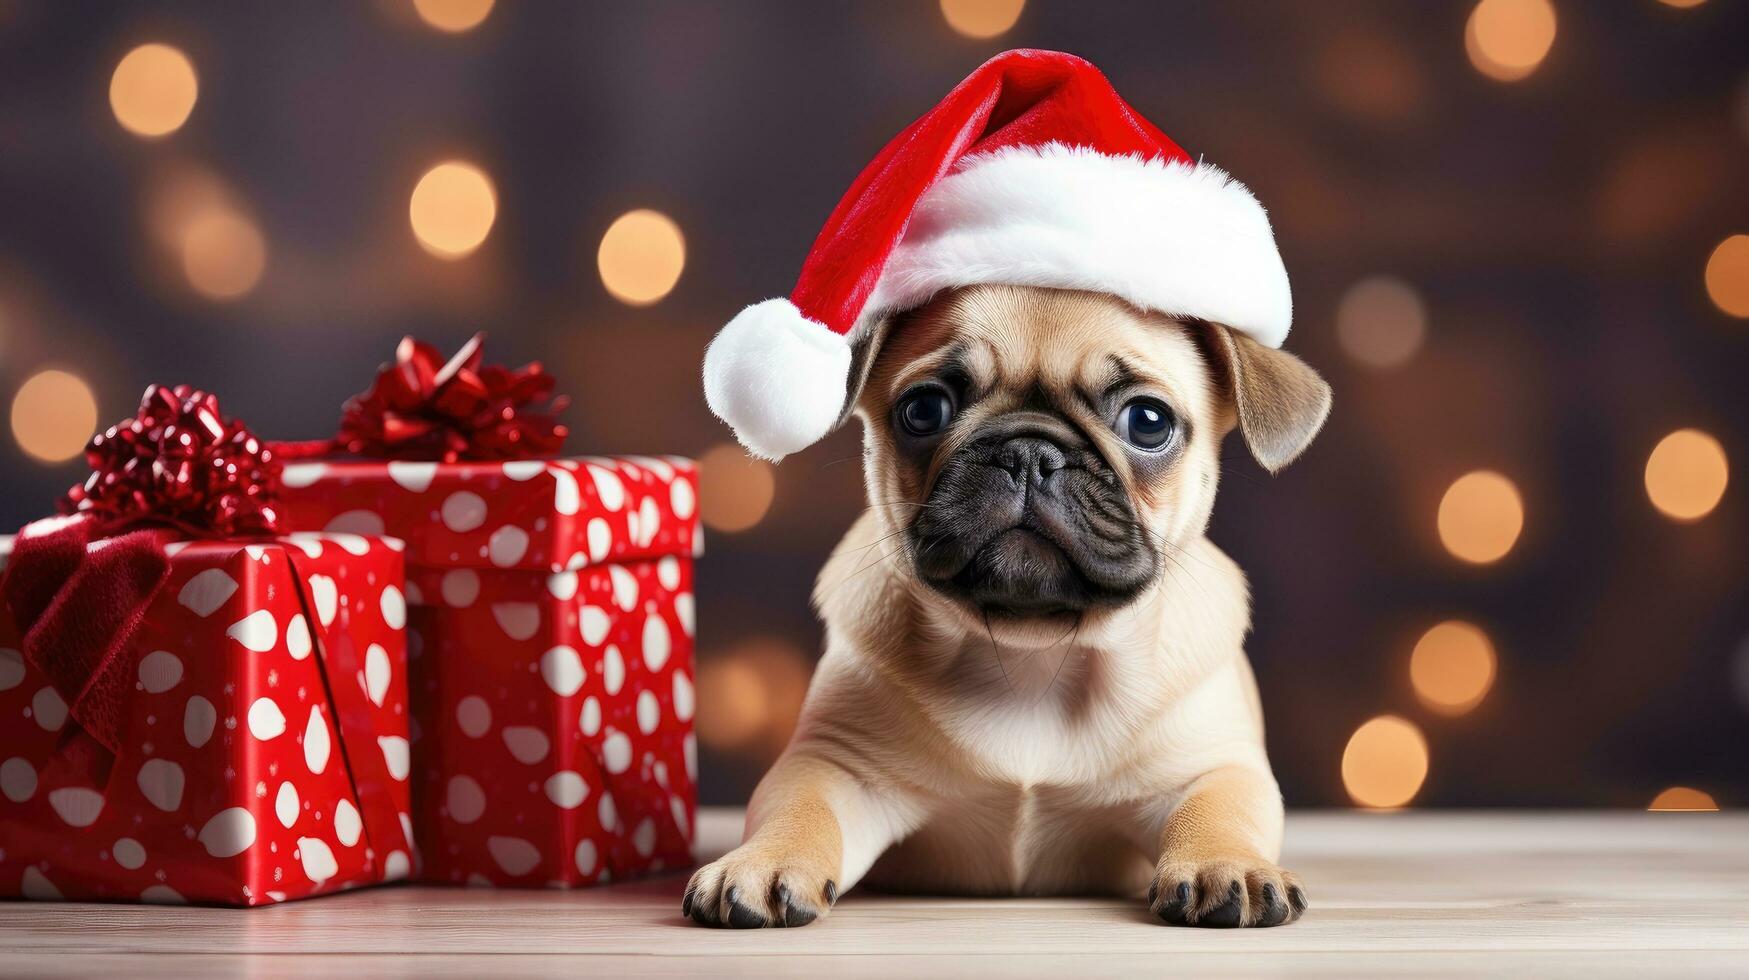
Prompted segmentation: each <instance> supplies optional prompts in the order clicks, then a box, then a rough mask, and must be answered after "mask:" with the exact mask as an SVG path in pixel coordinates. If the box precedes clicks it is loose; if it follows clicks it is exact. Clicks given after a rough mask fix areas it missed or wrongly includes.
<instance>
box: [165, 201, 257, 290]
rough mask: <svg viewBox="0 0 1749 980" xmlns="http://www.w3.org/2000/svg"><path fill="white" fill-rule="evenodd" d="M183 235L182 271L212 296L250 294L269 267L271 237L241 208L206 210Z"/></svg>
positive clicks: (184, 229) (196, 288)
mask: <svg viewBox="0 0 1749 980" xmlns="http://www.w3.org/2000/svg"><path fill="white" fill-rule="evenodd" d="M180 237H181V241H180V242H179V246H180V251H181V258H182V272H183V274H184V275H186V276H187V277H188V284H189V285H190V286H192V287H194V291H195V292H197V293H200V294H201V295H202V296H205V297H207V298H208V299H214V300H228V299H236V298H238V297H240V296H243V295H246V294H247V293H248V292H249V291H250V290H252V289H254V288H255V286H256V284H257V283H259V282H260V281H261V274H262V273H263V272H264V271H266V269H267V239H265V238H263V237H262V235H261V230H260V229H259V228H257V227H256V226H255V222H253V221H251V220H249V218H248V216H246V215H244V214H242V213H240V212H237V211H233V210H230V209H228V208H212V209H209V210H206V211H203V212H201V213H199V214H196V215H195V216H193V217H192V218H190V219H189V221H188V223H187V224H186V225H184V226H183V228H182V232H181V236H180Z"/></svg>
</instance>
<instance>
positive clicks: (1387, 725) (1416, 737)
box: [1342, 715, 1427, 810]
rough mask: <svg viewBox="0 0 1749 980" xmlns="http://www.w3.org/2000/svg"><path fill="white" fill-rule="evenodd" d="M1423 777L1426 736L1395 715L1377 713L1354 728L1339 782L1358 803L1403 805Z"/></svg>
mask: <svg viewBox="0 0 1749 980" xmlns="http://www.w3.org/2000/svg"><path fill="white" fill-rule="evenodd" d="M1426 780H1427V739H1425V738H1423V737H1422V736H1421V730H1420V729H1419V728H1416V727H1415V726H1414V725H1413V724H1412V723H1410V722H1409V721H1407V720H1406V719H1403V718H1399V717H1397V716H1396V715H1380V716H1378V717H1377V718H1374V719H1372V720H1371V721H1368V722H1367V723H1366V724H1364V725H1362V726H1360V727H1359V728H1357V729H1355V732H1354V734H1353V735H1352V736H1350V737H1349V739H1348V747H1347V748H1346V749H1344V750H1343V751H1342V785H1343V787H1345V788H1346V789H1347V790H1348V795H1349V796H1350V797H1351V798H1353V800H1354V802H1355V803H1356V804H1358V805H1360V806H1364V807H1371V808H1373V809H1381V810H1388V809H1393V808H1396V807H1400V806H1404V805H1406V804H1407V803H1408V802H1409V801H1410V800H1413V799H1414V798H1415V794H1416V793H1419V792H1420V791H1421V784H1422V783H1423V782H1425V781H1426Z"/></svg>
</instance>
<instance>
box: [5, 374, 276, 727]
mask: <svg viewBox="0 0 1749 980" xmlns="http://www.w3.org/2000/svg"><path fill="white" fill-rule="evenodd" d="M85 459H86V460H87V461H88V462H89V463H90V464H91V476H90V477H89V478H88V479H86V481H85V482H84V483H82V484H80V485H78V486H75V487H73V488H72V489H71V490H68V491H67V493H66V496H64V497H62V498H61V500H60V503H59V509H60V511H61V513H62V514H66V515H69V517H67V518H61V519H59V520H49V521H41V522H38V523H36V524H33V525H31V526H29V527H27V528H25V530H24V532H23V533H21V534H20V535H19V536H18V538H17V540H16V541H14V543H13V549H12V557H11V561H10V563H9V565H8V568H7V571H6V575H5V577H4V579H0V602H4V603H5V605H6V606H7V607H8V610H9V611H10V612H11V614H12V617H13V622H14V623H15V624H16V625H17V627H18V630H19V632H20V633H21V634H22V637H21V642H20V647H21V651H20V652H21V653H22V654H23V655H24V657H25V659H26V660H27V661H29V662H30V664H31V665H32V666H33V667H35V668H37V669H38V670H40V671H42V672H43V673H44V674H45V675H47V676H48V678H49V680H50V681H51V682H52V683H53V684H54V686H55V689H56V690H57V691H58V692H59V693H60V694H61V697H62V700H64V701H66V702H67V705H68V707H69V710H70V711H71V712H72V715H73V718H74V719H75V720H76V721H78V722H79V725H80V727H81V728H83V729H84V730H85V731H86V732H87V733H89V734H90V735H91V737H92V738H93V739H95V740H96V742H97V743H98V744H101V745H102V746H103V747H104V748H106V749H108V750H109V751H110V752H111V753H113V752H115V751H116V750H117V749H118V748H119V746H118V744H117V739H118V738H119V736H120V731H121V719H122V717H123V705H124V704H125V702H126V700H127V694H128V691H129V690H130V689H131V687H130V685H131V683H132V679H133V661H132V658H131V646H130V644H131V641H132V639H133V635H134V633H135V632H136V631H137V630H138V629H139V626H140V622H141V621H142V619H143V618H144V617H145V613H146V610H147V608H149V607H150V606H151V604H152V600H153V598H154V597H155V596H156V595H157V594H158V590H159V589H160V588H162V587H163V584H164V581H165V579H166V578H167V577H168V576H169V572H170V559H169V558H168V556H167V555H166V553H165V550H164V546H165V545H166V544H168V543H169V542H170V541H172V540H174V539H175V538H177V537H179V536H181V535H192V536H196V537H232V536H247V535H261V534H271V533H273V531H274V530H275V528H276V525H277V524H278V515H277V514H276V513H275V511H274V507H273V497H274V488H275V485H276V482H277V479H278V466H277V464H276V463H275V462H274V458H273V453H272V452H271V451H270V450H268V449H267V447H265V446H264V445H262V443H261V441H260V440H259V439H256V438H255V436H254V435H253V434H252V433H251V432H250V431H249V430H248V429H247V428H246V427H244V425H243V424H242V423H241V422H237V421H235V420H227V419H226V418H225V417H224V415H223V414H221V413H220V412H219V400H218V399H217V398H216V397H214V396H212V395H210V394H208V393H206V392H204V391H196V390H195V389H193V388H190V387H189V386H187V385H178V386H177V387H175V388H166V387H163V386H162V385H152V386H151V387H149V388H147V389H146V394H145V396H144V397H143V398H141V399H140V410H139V412H138V413H137V414H135V416H134V417H133V418H131V419H128V420H126V421H123V422H118V423H117V424H115V425H113V426H111V427H110V428H109V429H108V430H107V431H105V432H101V433H98V434H97V435H95V436H93V437H92V439H91V443H90V445H88V446H87V447H86V449H85ZM103 538H107V539H109V540H108V542H107V543H106V544H105V545H104V546H103V547H101V548H93V547H92V545H93V543H94V542H96V541H97V540H98V539H103Z"/></svg>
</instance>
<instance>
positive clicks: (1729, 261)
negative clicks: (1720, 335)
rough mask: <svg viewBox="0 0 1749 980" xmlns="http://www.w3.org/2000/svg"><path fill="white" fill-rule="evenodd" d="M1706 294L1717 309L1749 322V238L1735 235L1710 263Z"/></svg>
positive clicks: (1715, 252)
mask: <svg viewBox="0 0 1749 980" xmlns="http://www.w3.org/2000/svg"><path fill="white" fill-rule="evenodd" d="M1706 293H1707V295H1708V296H1710V297H1712V301H1713V305H1714V306H1717V307H1718V308H1719V309H1720V310H1722V311H1724V312H1725V313H1726V314H1728V315H1730V316H1734V317H1736V318H1737V319H1739V320H1744V319H1749V235H1732V236H1731V237H1729V238H1727V239H1725V240H1724V241H1722V242H1720V243H1719V247H1718V248H1715V249H1713V254H1712V255H1711V256H1710V257H1709V258H1708V259H1707V260H1706Z"/></svg>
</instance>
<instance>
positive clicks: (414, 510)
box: [282, 338, 702, 888]
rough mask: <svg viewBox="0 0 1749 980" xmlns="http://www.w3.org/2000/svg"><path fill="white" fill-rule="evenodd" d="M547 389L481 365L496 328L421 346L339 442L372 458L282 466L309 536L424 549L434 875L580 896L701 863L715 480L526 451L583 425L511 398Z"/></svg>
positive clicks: (662, 466)
mask: <svg viewBox="0 0 1749 980" xmlns="http://www.w3.org/2000/svg"><path fill="white" fill-rule="evenodd" d="M458 364H459V365H461V366H460V367H459V368H457V367H456V366H457V365H458ZM492 372H497V375H496V378H497V380H496V381H494V380H492V377H490V376H489V375H491V373H492ZM517 379H520V380H517ZM530 379H535V380H539V381H543V382H544V381H546V379H545V376H544V375H540V374H539V367H538V365H537V366H531V367H529V368H524V369H521V371H520V372H507V371H504V369H501V368H493V367H489V366H486V367H482V366H481V365H480V364H479V355H478V339H477V338H476V340H475V341H474V342H472V343H470V345H469V348H465V349H464V351H463V353H462V354H460V355H457V357H456V358H452V359H451V360H450V361H449V362H448V364H445V365H441V366H440V365H439V363H438V360H437V357H436V352H435V351H433V350H431V349H430V348H427V347H425V345H422V344H416V343H415V342H412V341H408V342H405V343H403V344H402V347H401V350H400V351H399V352H398V355H397V359H396V362H395V363H394V364H391V365H389V366H387V367H385V368H384V369H383V371H382V373H380V374H379V375H378V378H377V381H376V384H375V385H374V386H373V387H372V389H371V390H370V391H369V392H367V393H366V394H364V395H362V396H360V397H359V398H356V399H354V400H353V401H352V402H351V403H349V405H348V407H347V413H346V421H344V422H343V423H342V427H341V435H340V437H339V438H338V439H336V440H335V443H333V444H330V446H329V449H330V451H331V452H332V451H335V450H338V451H340V452H345V453H349V454H354V455H352V456H350V457H342V456H339V455H327V456H323V457H320V458H311V459H309V460H308V461H304V462H298V463H294V464H291V465H288V466H287V467H286V470H285V473H284V484H285V489H284V491H283V494H284V496H283V498H282V502H283V505H284V509H285V513H286V518H287V520H288V521H289V522H290V523H291V524H292V525H293V526H297V527H302V528H307V529H310V530H322V531H326V532H329V533H334V532H341V533H349V532H350V533H363V534H385V533H386V534H389V535H393V536H395V537H396V538H400V539H403V540H405V541H406V543H407V551H406V559H407V569H408V578H407V599H408V603H409V607H410V610H409V616H408V630H409V638H408V640H409V647H410V650H411V657H412V659H411V661H410V670H411V677H412V700H413V801H414V808H413V829H414V836H415V839H416V840H417V841H418V844H419V849H420V854H421V859H422V864H421V865H420V867H419V868H418V869H417V870H416V876H417V877H418V878H419V879H421V880H425V881H434V882H448V883H454V884H468V885H481V886H497V887H527V888H539V887H576V886H583V885H591V884H597V883H603V882H607V881H612V880H619V879H624V878H627V877H630V876H633V875H637V874H642V873H647V872H653V871H660V870H663V869H671V868H681V867H684V866H686V865H687V864H689V863H690V862H691V840H692V830H693V813H694V803H695V799H696V793H695V786H696V782H697V771H696V770H697V754H696V746H695V743H694V741H693V735H692V717H693V707H694V695H693V686H692V685H693V673H692V644H693V631H694V622H693V595H692V559H693V557H694V556H695V554H696V553H697V552H698V550H699V548H700V547H701V544H702V537H701V536H700V533H699V529H698V523H697V486H698V483H697V473H696V471H695V468H694V467H693V465H692V463H691V462H689V461H687V460H684V459H679V458H676V457H660V458H658V457H653V456H636V457H623V458H606V457H584V458H579V459H553V458H522V457H521V456H519V455H518V454H519V453H521V452H523V451H525V450H526V451H530V452H533V453H540V454H543V455H550V454H551V453H552V452H554V451H556V449H557V448H558V443H559V441H560V440H561V439H562V438H563V435H564V432H563V428H562V427H560V426H557V425H556V424H554V423H552V422H551V421H550V416H545V415H541V414H537V413H533V412H530V411H529V410H528V403H529V400H530V399H529V398H526V397H525V398H521V399H520V400H519V399H518V396H517V395H515V394H513V393H511V390H512V389H514V388H516V387H517V385H519V384H520V385H521V386H522V387H521V388H520V391H522V392H523V394H525V395H526V394H528V393H530V392H534V393H537V394H539V395H542V396H544V394H545V392H546V387H545V385H542V384H534V383H530ZM458 385H462V386H467V387H468V388H470V389H471V390H470V391H469V392H468V393H467V394H466V396H465V397H464V396H462V395H458V394H456V393H455V392H454V390H453V389H454V388H455V387H456V386H458ZM440 404H450V405H458V404H459V405H464V406H467V408H466V409H465V412H463V413H461V414H464V415H466V416H467V417H465V418H462V417H458V415H457V413H455V412H448V413H447V414H446V412H445V411H444V410H441V409H438V408H437V407H436V406H438V405H440ZM507 422H508V423H514V424H516V425H519V426H520V427H521V428H520V429H519V430H517V431H514V432H506V431H503V426H504V425H505V424H506V423H507ZM414 432H416V433H417V435H414V436H407V433H414ZM396 434H399V435H400V436H402V438H399V439H398V440H397V439H396ZM358 455H368V456H382V455H389V456H391V457H393V456H395V455H402V456H414V457H416V458H389V459H381V458H374V459H360V458H357V456H358ZM480 457H484V458H480Z"/></svg>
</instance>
